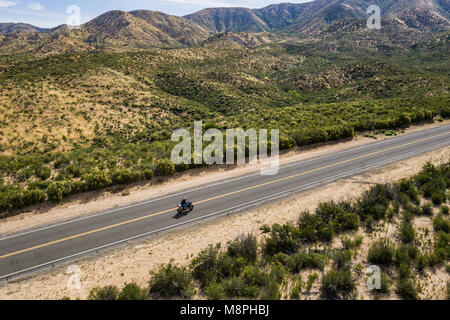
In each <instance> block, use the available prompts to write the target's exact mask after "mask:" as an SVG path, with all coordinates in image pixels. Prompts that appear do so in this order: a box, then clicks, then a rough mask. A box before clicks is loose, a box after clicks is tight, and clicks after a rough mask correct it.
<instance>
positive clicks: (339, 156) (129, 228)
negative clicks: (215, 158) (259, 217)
mask: <svg viewBox="0 0 450 320" xmlns="http://www.w3.org/2000/svg"><path fill="white" fill-rule="evenodd" d="M449 144H450V126H449V125H446V126H441V127H436V128H433V129H429V130H425V131H421V132H416V133H413V134H407V135H402V136H399V137H395V138H391V139H387V140H383V141H379V142H375V143H371V144H368V145H365V146H362V147H357V148H352V149H349V150H344V151H341V152H337V153H334V154H330V155H327V156H323V157H318V158H313V159H309V160H305V161H301V162H297V163H292V164H289V165H285V166H282V167H281V168H280V171H279V173H278V174H277V175H274V176H262V175H260V174H259V173H255V174H251V175H246V176H242V177H238V178H235V179H230V180H225V181H220V182H217V183H213V184H209V185H205V186H202V187H199V188H196V189H191V190H189V189H187V190H186V191H184V192H178V193H175V194H169V195H167V196H165V197H159V198H154V199H150V200H148V201H145V202H142V203H138V204H135V205H130V206H126V207H122V208H118V209H114V210H110V211H108V212H103V213H99V214H95V215H92V216H88V217H84V218H80V219H74V220H70V221H66V222H63V223H59V224H55V225H50V226H47V227H43V228H39V229H36V230H32V231H27V232H23V233H20V234H14V235H8V236H3V238H2V236H0V280H5V279H10V278H12V277H15V276H19V275H23V274H26V273H30V272H33V271H37V270H39V269H42V268H44V267H49V266H53V265H56V264H58V263H64V262H67V261H69V260H74V259H77V258H79V257H81V256H83V255H87V254H90V253H95V252H97V251H98V250H101V249H104V248H110V247H113V246H116V245H119V244H124V243H127V242H128V241H131V240H137V239H142V238H145V237H148V236H151V235H154V234H156V233H159V232H162V231H167V230H170V229H172V228H175V227H180V226H183V225H187V224H192V223H195V222H198V221H201V220H204V219H207V218H213V217H216V216H218V215H221V214H225V213H230V212H234V211H238V210H242V209H244V208H248V207H250V206H254V205H258V204H261V203H263V202H265V201H269V200H273V199H275V198H278V197H282V196H286V195H288V194H291V193H294V192H300V191H303V190H307V189H310V188H313V187H316V186H319V185H323V184H326V183H329V182H332V181H335V180H338V179H340V178H345V177H350V176H353V175H355V174H358V173H360V172H363V171H366V170H369V169H373V168H377V167H381V166H383V165H385V164H388V163H391V162H394V161H397V160H401V159H405V158H408V157H412V156H414V155H417V154H421V153H424V152H428V151H431V150H435V149H437V148H440V147H443V146H447V145H449ZM337 192H338V190H337ZM183 196H186V197H188V199H189V200H191V201H193V202H194V204H195V210H194V211H193V212H192V213H191V214H189V215H188V216H184V217H182V218H179V219H175V218H174V216H175V213H176V212H175V206H176V204H177V203H178V202H179V201H180V199H181V198H182V197H183ZM149 198H150V197H149Z"/></svg>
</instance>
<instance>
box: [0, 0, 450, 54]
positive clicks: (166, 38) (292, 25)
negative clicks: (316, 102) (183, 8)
mask: <svg viewBox="0 0 450 320" xmlns="http://www.w3.org/2000/svg"><path fill="white" fill-rule="evenodd" d="M372 2H373V0H315V1H312V2H307V3H281V4H274V5H269V6H266V7H264V8H260V9H249V8H244V7H235V8H207V9H203V10H200V11H198V12H195V13H193V14H190V15H186V16H183V17H179V16H174V15H169V14H165V13H163V12H159V11H150V10H133V11H129V12H126V11H121V10H112V11H108V12H105V13H103V14H102V15H100V16H98V17H96V18H94V19H92V20H90V21H89V22H87V23H85V24H83V25H82V26H81V27H80V28H79V29H73V30H72V29H71V28H68V27H67V26H65V25H62V26H59V27H56V28H53V29H50V30H48V29H41V28H37V27H34V26H31V25H27V24H0V52H1V53H6V54H11V53H14V52H17V51H19V52H23V51H25V52H30V53H43V54H52V53H64V52H73V51H77V50H81V51H86V50H87V51H98V50H105V49H111V50H116V51H124V50H125V51H126V50H145V49H148V48H181V47H190V46H198V45H202V44H203V43H210V42H211V39H219V38H220V39H223V37H218V38H217V37H214V35H217V34H223V33H230V32H231V33H272V34H278V35H285V36H287V37H291V36H294V37H299V38H310V37H316V38H319V39H320V37H322V35H323V34H324V32H330V31H331V30H334V31H333V32H335V33H339V32H347V31H345V30H340V29H339V28H336V26H339V25H340V24H341V22H343V21H349V20H355V21H356V20H359V21H361V23H362V22H365V20H366V19H367V17H368V16H369V14H368V13H367V8H368V7H369V5H370V4H372ZM378 5H379V6H380V8H381V10H382V17H383V20H384V22H387V25H388V28H387V29H386V30H382V31H381V33H382V34H383V35H384V36H385V37H391V38H392V39H394V40H395V39H397V38H398V37H399V36H402V37H406V38H408V37H409V38H411V40H412V41H414V40H415V39H419V38H420V39H422V38H423V35H428V36H430V35H434V34H438V33H441V32H445V31H447V30H449V28H450V11H449V10H450V0H379V1H378ZM361 23H360V24H359V25H360V27H359V29H361V28H362V27H363V25H362V24H361ZM394 25H395V27H393V26H394ZM330 26H332V28H330ZM333 26H334V27H333ZM396 28H397V30H396ZM358 32H359V31H358ZM388 32H389V33H390V34H388ZM408 32H409V33H410V35H408V34H407V33H408ZM360 33H361V32H360ZM238 38H239V37H230V39H238ZM244 38H246V36H244ZM369 38H370V37H369ZM231 41H233V40H231ZM238 41H241V40H239V39H238ZM257 42H258V41H257ZM263 42H265V41H263ZM409 42H411V41H409Z"/></svg>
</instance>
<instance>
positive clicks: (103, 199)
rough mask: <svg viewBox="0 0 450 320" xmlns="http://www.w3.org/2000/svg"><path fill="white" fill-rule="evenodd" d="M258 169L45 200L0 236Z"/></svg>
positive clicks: (199, 172)
mask: <svg viewBox="0 0 450 320" xmlns="http://www.w3.org/2000/svg"><path fill="white" fill-rule="evenodd" d="M449 123H450V120H446V121H444V122H435V123H433V124H421V125H415V126H413V127H411V128H409V129H407V130H406V131H405V133H401V134H399V135H402V134H406V133H412V132H417V131H420V130H424V129H429V128H432V127H436V126H441V125H446V124H449ZM384 139H391V137H386V136H383V135H378V140H374V139H372V138H367V137H364V136H362V135H360V136H358V137H357V138H355V139H354V140H351V141H344V142H339V143H334V144H327V145H321V146H314V147H307V148H303V149H294V150H292V151H290V152H287V153H285V154H283V155H281V156H280V164H282V165H283V164H287V163H291V162H296V161H300V160H304V159H308V158H312V157H317V156H321V155H326V154H330V153H334V152H338V151H342V150H345V149H349V148H353V147H357V146H362V145H365V144H368V143H372V142H375V141H381V140H384ZM257 170H259V167H257V166H255V165H253V166H252V165H243V166H236V167H233V168H231V169H230V167H229V166H228V167H227V166H216V167H213V168H206V169H205V168H203V169H195V170H190V171H189V172H187V173H183V174H177V175H176V176H175V177H174V178H172V179H170V180H166V181H157V180H156V179H157V178H155V179H154V183H153V184H151V183H147V184H144V183H139V184H134V185H131V186H129V187H127V188H126V190H125V192H122V190H118V191H117V189H116V191H114V190H111V191H106V192H104V191H95V192H89V193H84V194H80V195H75V196H72V197H70V198H68V199H66V200H65V201H64V202H63V203H62V204H59V205H54V204H49V203H47V204H43V205H38V206H33V207H30V208H28V209H27V211H25V212H23V213H21V214H19V215H16V216H13V217H10V218H6V219H0V236H5V235H8V234H11V233H16V232H20V231H24V230H28V229H33V228H38V227H40V226H44V225H48V224H53V223H57V222H61V221H66V220H70V219H74V218H78V217H81V216H88V215H91V214H95V213H98V212H104V211H107V210H109V209H114V208H118V207H121V206H126V205H129V204H134V203H138V202H142V201H145V200H148V199H149V198H153V197H158V196H161V195H166V194H168V193H172V192H177V191H181V190H183V189H185V188H186V183H187V182H189V186H190V187H196V186H200V185H204V184H208V183H211V182H214V181H219V180H223V179H230V178H233V177H237V176H241V175H245V174H250V173H252V172H256V171H257Z"/></svg>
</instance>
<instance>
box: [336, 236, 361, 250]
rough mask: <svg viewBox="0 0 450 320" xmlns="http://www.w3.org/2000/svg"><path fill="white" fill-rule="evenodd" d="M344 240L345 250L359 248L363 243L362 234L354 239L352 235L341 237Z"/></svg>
mask: <svg viewBox="0 0 450 320" xmlns="http://www.w3.org/2000/svg"><path fill="white" fill-rule="evenodd" d="M341 241H342V247H343V249H344V250H351V249H356V248H359V247H360V246H361V244H362V241H363V237H362V236H356V237H355V238H354V239H353V240H352V239H351V238H350V237H347V236H344V237H342V239H341Z"/></svg>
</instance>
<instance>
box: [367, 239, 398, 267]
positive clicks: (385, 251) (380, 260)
mask: <svg viewBox="0 0 450 320" xmlns="http://www.w3.org/2000/svg"><path fill="white" fill-rule="evenodd" d="M393 257H394V247H393V245H392V244H391V243H390V241H389V240H388V239H380V240H378V241H376V242H375V243H373V244H372V245H371V247H370V248H369V252H368V255H367V259H368V260H369V262H371V263H374V264H384V265H386V264H390V263H392V262H393Z"/></svg>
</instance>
